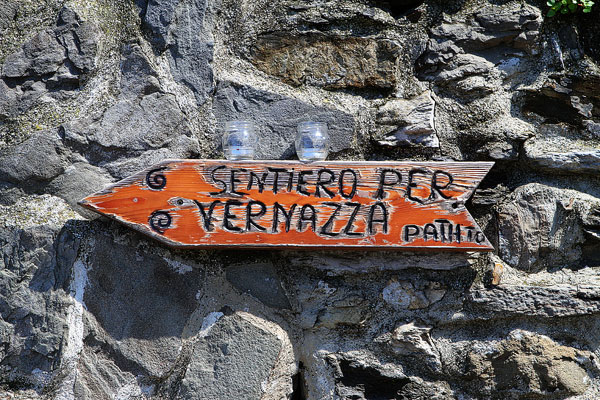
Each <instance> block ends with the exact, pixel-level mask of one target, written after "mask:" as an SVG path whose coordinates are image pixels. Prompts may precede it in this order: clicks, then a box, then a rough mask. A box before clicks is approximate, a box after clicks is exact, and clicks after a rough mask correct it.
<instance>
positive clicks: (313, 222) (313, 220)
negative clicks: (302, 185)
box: [298, 172, 317, 232]
mask: <svg viewBox="0 0 600 400" xmlns="http://www.w3.org/2000/svg"><path fill="white" fill-rule="evenodd" d="M300 173H302V172H300ZM306 210H310V215H306ZM305 222H310V226H311V227H312V230H313V232H316V229H317V210H315V208H314V207H313V206H311V205H310V204H305V205H303V206H302V208H301V209H300V218H299V219H298V232H302V230H303V229H304V223H305Z"/></svg>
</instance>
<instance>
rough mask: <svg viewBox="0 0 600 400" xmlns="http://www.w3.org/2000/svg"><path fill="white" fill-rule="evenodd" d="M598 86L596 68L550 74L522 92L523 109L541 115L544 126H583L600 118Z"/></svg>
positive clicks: (599, 80)
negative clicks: (562, 73)
mask: <svg viewBox="0 0 600 400" xmlns="http://www.w3.org/2000/svg"><path fill="white" fill-rule="evenodd" d="M599 84H600V71H597V70H596V68H589V69H582V70H578V71H576V72H575V73H572V74H565V75H554V76H551V77H549V78H547V79H545V80H544V81H543V82H542V83H541V86H540V85H536V86H534V87H528V88H527V87H526V88H524V89H523V92H524V95H525V98H524V100H525V103H524V107H523V108H524V110H525V111H528V112H533V113H536V114H538V115H540V116H542V117H543V118H544V119H545V120H546V122H548V123H555V122H558V121H560V122H566V123H567V124H570V125H573V126H581V125H584V126H585V124H586V122H585V121H590V120H592V121H593V120H595V119H597V118H598V117H600V95H598V89H597V87H598V85H599ZM538 86H540V87H538Z"/></svg>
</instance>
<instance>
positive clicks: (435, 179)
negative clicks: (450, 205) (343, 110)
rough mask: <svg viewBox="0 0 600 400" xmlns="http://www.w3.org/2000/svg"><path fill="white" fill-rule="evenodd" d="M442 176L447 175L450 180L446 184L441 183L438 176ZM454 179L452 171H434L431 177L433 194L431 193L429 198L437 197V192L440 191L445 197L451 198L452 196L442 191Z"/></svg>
mask: <svg viewBox="0 0 600 400" xmlns="http://www.w3.org/2000/svg"><path fill="white" fill-rule="evenodd" d="M441 176H445V177H446V178H448V182H447V183H446V184H445V185H440V183H439V182H438V178H439V177H441ZM453 181H454V178H453V177H452V175H451V174H450V173H448V172H445V171H435V172H434V173H433V178H431V194H430V195H429V198H430V199H435V197H436V195H435V193H438V194H439V195H440V196H442V198H444V199H449V198H450V197H452V196H448V195H447V194H445V193H444V192H442V190H444V189H447V188H448V186H450V184H451V183H452V182H453Z"/></svg>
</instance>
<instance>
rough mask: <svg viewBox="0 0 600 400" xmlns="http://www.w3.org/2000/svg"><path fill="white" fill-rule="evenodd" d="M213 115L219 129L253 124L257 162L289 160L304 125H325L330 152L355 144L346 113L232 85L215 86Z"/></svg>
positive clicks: (352, 123) (350, 120) (223, 83)
mask: <svg viewBox="0 0 600 400" xmlns="http://www.w3.org/2000/svg"><path fill="white" fill-rule="evenodd" d="M213 111H214V114H215V115H216V116H217V121H218V125H219V126H220V127H223V126H224V125H225V122H226V121H233V120H250V121H253V122H254V124H255V125H256V127H257V130H258V135H259V147H258V149H257V150H258V152H257V153H258V154H257V158H262V159H282V158H283V159H285V158H292V157H293V156H294V154H295V150H294V140H295V137H296V127H297V125H298V124H299V123H300V122H303V121H309V120H310V121H319V122H325V123H327V126H328V129H329V136H330V140H331V147H330V151H331V152H334V153H335V152H339V151H343V150H348V149H350V148H351V146H352V143H353V140H354V129H355V122H354V118H353V117H352V115H350V114H348V113H345V112H343V111H340V110H334V109H329V108H325V107H316V106H313V105H310V104H307V103H305V102H302V101H299V100H296V99H293V98H288V97H284V96H281V95H278V94H275V93H271V92H266V91H263V90H258V89H255V88H252V87H250V86H242V85H237V84H234V83H231V82H222V83H220V84H219V85H218V87H217V92H216V94H215V99H214V103H213ZM220 133H221V132H220Z"/></svg>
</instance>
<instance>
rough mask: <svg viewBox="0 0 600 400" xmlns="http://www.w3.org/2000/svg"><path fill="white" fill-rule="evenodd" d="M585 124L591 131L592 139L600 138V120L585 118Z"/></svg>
mask: <svg viewBox="0 0 600 400" xmlns="http://www.w3.org/2000/svg"><path fill="white" fill-rule="evenodd" d="M583 126H584V127H585V128H586V129H587V131H588V132H589V133H590V136H591V137H592V139H600V122H594V121H590V120H584V121H583Z"/></svg>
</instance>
